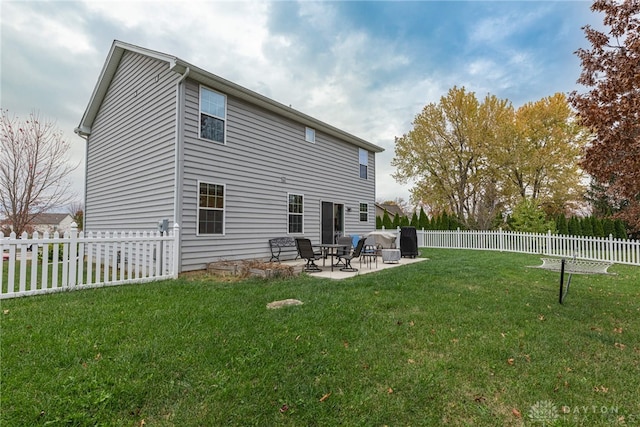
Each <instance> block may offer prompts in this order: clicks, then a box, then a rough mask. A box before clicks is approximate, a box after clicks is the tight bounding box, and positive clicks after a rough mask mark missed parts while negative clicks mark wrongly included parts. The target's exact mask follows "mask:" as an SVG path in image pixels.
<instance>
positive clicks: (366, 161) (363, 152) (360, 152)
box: [358, 148, 369, 180]
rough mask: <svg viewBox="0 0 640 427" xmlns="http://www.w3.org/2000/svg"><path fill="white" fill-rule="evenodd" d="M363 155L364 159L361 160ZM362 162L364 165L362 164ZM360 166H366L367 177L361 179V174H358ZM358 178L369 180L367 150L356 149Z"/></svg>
mask: <svg viewBox="0 0 640 427" xmlns="http://www.w3.org/2000/svg"><path fill="white" fill-rule="evenodd" d="M363 154H364V155H365V156H364V159H363ZM363 160H364V163H363ZM361 166H366V167H367V177H366V178H363V177H362V174H361V173H360V167H361ZM358 177H360V179H366V180H368V179H369V150H365V149H364V148H358Z"/></svg>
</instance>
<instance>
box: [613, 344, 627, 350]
mask: <svg viewBox="0 0 640 427" xmlns="http://www.w3.org/2000/svg"><path fill="white" fill-rule="evenodd" d="M614 345H615V346H616V348H619V349H620V350H624V349H625V348H627V346H626V345H624V344H622V343H621V342H617V343H615V344H614Z"/></svg>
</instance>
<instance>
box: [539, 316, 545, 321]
mask: <svg viewBox="0 0 640 427" xmlns="http://www.w3.org/2000/svg"><path fill="white" fill-rule="evenodd" d="M538 320H539V321H541V322H544V320H545V319H544V314H539V315H538Z"/></svg>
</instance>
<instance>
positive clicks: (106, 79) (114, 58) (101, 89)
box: [74, 40, 384, 153]
mask: <svg viewBox="0 0 640 427" xmlns="http://www.w3.org/2000/svg"><path fill="white" fill-rule="evenodd" d="M127 50H128V51H131V52H136V53H139V54H141V55H147V56H149V57H152V58H155V59H158V60H160V61H165V62H167V63H168V64H169V69H170V70H172V71H174V72H176V73H178V74H182V75H186V76H188V77H189V78H190V79H193V80H196V81H199V82H201V83H203V84H205V85H207V86H210V87H212V88H214V89H218V90H220V91H221V92H225V93H227V94H229V95H233V96H235V97H237V98H240V99H243V100H245V101H247V102H250V103H252V104H254V105H258V106H260V107H262V108H264V109H266V110H269V111H272V112H274V113H276V114H279V115H281V116H284V117H288V118H290V119H292V120H295V121H297V122H301V123H303V124H305V125H306V126H309V127H312V128H314V129H316V130H319V131H322V132H324V133H326V134H329V135H332V136H334V137H337V138H339V139H342V140H344V141H346V142H349V143H351V144H354V145H356V146H358V147H361V148H364V149H366V150H369V151H372V152H375V153H380V152H382V151H384V149H383V148H382V147H379V146H377V145H375V144H372V143H370V142H368V141H365V140H364V139H361V138H358V137H357V136H354V135H351V134H349V133H347V132H345V131H343V130H340V129H338V128H336V127H333V126H331V125H329V124H327V123H324V122H322V121H320V120H318V119H314V118H313V117H311V116H308V115H306V114H304V113H301V112H299V111H297V110H294V109H293V108H291V107H287V106H286V105H284V104H281V103H279V102H276V101H274V100H272V99H269V98H267V97H266V96H263V95H260V94H259V93H257V92H253V91H251V90H249V89H246V88H244V87H242V86H240V85H238V84H235V83H233V82H230V81H229V80H225V79H223V78H222V77H219V76H217V75H215V74H212V73H210V72H208V71H205V70H203V69H201V68H198V67H196V66H194V65H192V64H190V63H188V62H186V61H183V60H182V59H180V58H178V57H175V56H172V55H167V54H164V53H161V52H156V51H154V50H150V49H146V48H142V47H139V46H135V45H132V44H128V43H124V42H121V41H119V40H114V42H113V45H112V46H111V50H110V51H109V55H108V56H107V61H106V62H105V64H104V67H103V68H102V72H101V73H100V77H99V78H98V83H97V84H96V87H95V88H94V90H93V94H92V95H91V99H90V100H89V105H88V106H87V109H86V110H85V112H84V115H83V116H82V120H81V121H80V124H79V126H78V127H77V128H76V129H74V132H75V133H77V134H78V135H80V136H82V135H85V136H87V135H90V134H91V128H92V126H93V121H94V120H95V118H96V116H97V114H98V111H99V109H100V106H101V104H102V100H103V99H104V97H105V95H106V93H107V90H108V89H109V85H110V84H111V80H112V78H113V76H114V75H115V73H116V70H117V69H118V64H119V63H120V59H121V58H122V55H123V53H124V52H125V51H127Z"/></svg>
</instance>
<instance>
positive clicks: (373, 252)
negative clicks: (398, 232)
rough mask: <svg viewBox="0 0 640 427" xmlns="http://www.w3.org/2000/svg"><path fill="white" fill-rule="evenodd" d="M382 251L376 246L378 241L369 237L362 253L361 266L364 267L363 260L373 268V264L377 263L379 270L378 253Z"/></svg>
mask: <svg viewBox="0 0 640 427" xmlns="http://www.w3.org/2000/svg"><path fill="white" fill-rule="evenodd" d="M379 252H380V250H379V249H378V247H377V245H376V239H375V237H373V236H369V237H367V238H366V240H365V243H364V248H363V249H362V253H361V254H360V266H362V259H363V258H364V261H365V263H366V264H368V265H369V268H371V264H372V263H373V262H374V261H375V263H376V268H378V253H379Z"/></svg>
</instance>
